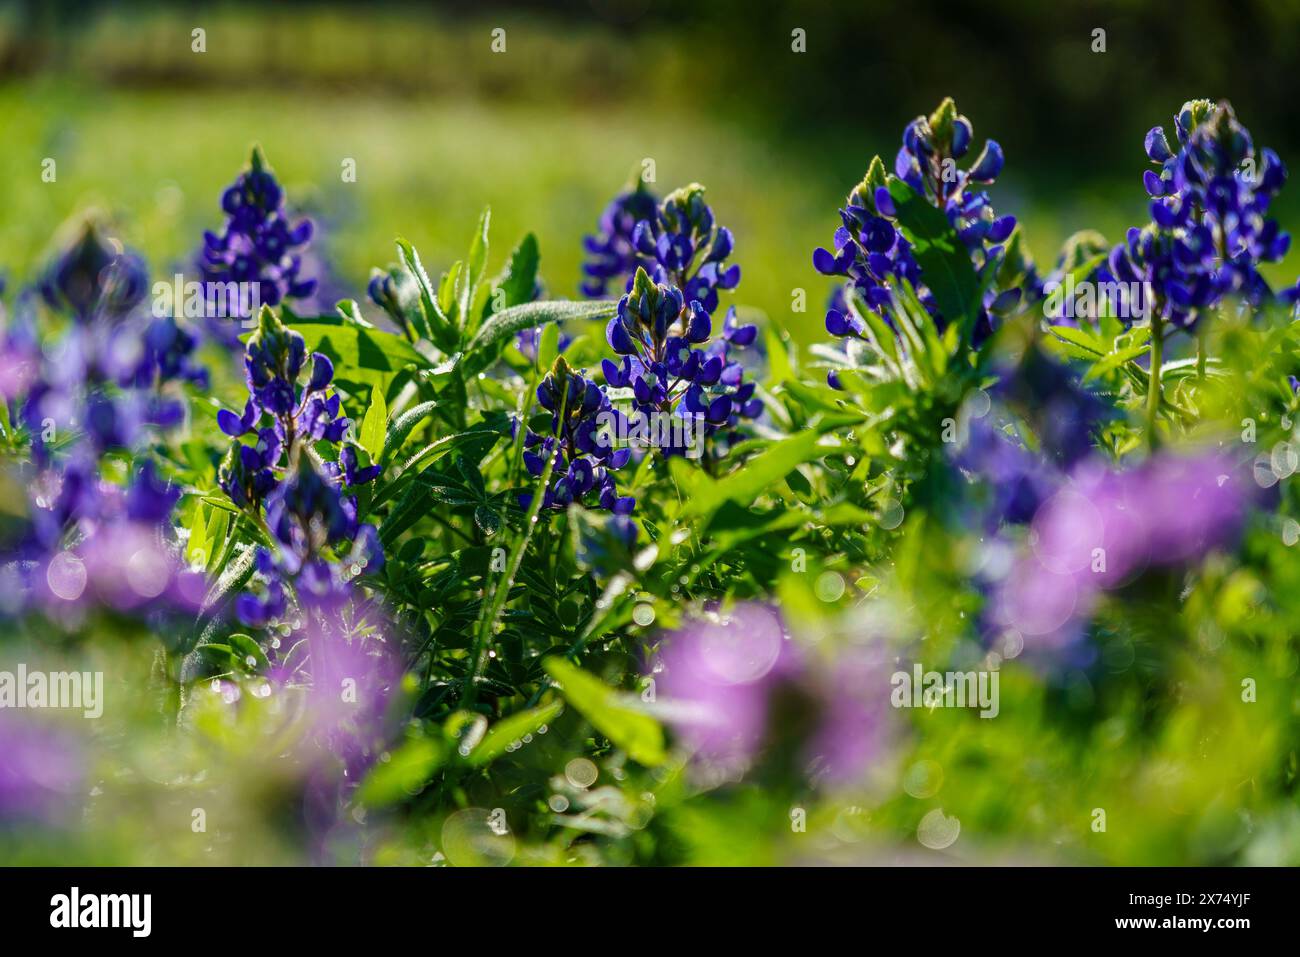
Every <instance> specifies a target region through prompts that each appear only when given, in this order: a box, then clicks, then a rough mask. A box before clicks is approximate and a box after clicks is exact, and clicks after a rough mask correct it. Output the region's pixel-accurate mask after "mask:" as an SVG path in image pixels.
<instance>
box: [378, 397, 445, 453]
mask: <svg viewBox="0 0 1300 957" xmlns="http://www.w3.org/2000/svg"><path fill="white" fill-rule="evenodd" d="M437 407H438V403H437V402H434V401H432V400H430V401H428V402H421V403H420V404H419V405H414V406H412V407H411V408H409V409H407V410H406V411H405V412H403V413H402V414H401V415H399V416H398V417H397V418H395V419H394V420H393V421H392V422H390V423H388V434H387V435H386V436H385V437H384V454H383V456H382V461H383V464H385V465H387V464H388V462H389V460H391V459H392V457H393V456H394V455H396V454H397V452H398V451H399V450H400V449H401V447H402V446H403V445H404V444H405V442H406V440H407V439H408V438H409V437H410V435H411V433H412V432H413V431H415V427H416V426H417V425H419V424H420V423H421V422H423V421H424V420H425V419H426V418H427V417H428V416H430V415H432V414H433V411H434V409H436V408H437Z"/></svg>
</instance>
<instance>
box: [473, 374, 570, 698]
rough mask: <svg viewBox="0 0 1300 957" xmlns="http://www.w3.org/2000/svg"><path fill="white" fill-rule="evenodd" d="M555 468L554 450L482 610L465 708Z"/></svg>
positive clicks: (563, 402)
mask: <svg viewBox="0 0 1300 957" xmlns="http://www.w3.org/2000/svg"><path fill="white" fill-rule="evenodd" d="M561 395H562V396H564V398H563V399H562V400H561V402H560V421H561V422H563V421H564V417H565V414H566V412H567V409H566V405H567V398H568V396H567V390H564V389H561ZM557 447H558V439H557ZM543 448H545V446H543ZM554 470H555V452H554V451H552V452H551V453H550V454H549V455H547V456H546V465H545V467H544V468H543V469H542V476H541V478H540V479H538V482H537V488H536V490H535V491H534V492H533V500H532V502H531V503H530V505H529V508H528V514H527V515H526V516H525V517H524V533H523V535H521V536H520V538H519V544H517V545H516V546H515V550H514V553H513V554H512V555H511V556H510V563H509V565H507V567H506V570H505V572H504V573H503V574H502V576H501V578H500V579H499V580H498V581H497V585H496V588H495V590H493V592H492V597H491V600H489V601H487V602H485V603H484V606H483V614H482V615H481V617H480V618H479V621H478V631H477V633H476V634H475V635H474V650H473V652H472V653H471V658H470V667H469V669H468V670H467V671H466V672H465V687H464V689H463V690H462V692H461V702H462V704H461V707H463V708H472V707H473V705H474V698H475V697H476V696H477V694H478V679H479V678H480V677H482V675H483V671H484V669H485V668H486V667H487V654H488V649H489V646H490V645H491V642H492V630H493V629H494V628H495V627H496V623H497V619H498V618H500V617H501V611H502V609H504V608H505V604H506V599H507V598H508V597H509V596H510V586H511V585H513V584H514V581H515V575H516V574H518V572H519V566H520V565H521V564H523V560H524V552H525V551H526V550H527V549H528V542H529V541H530V540H531V539H532V537H533V528H534V527H535V526H536V525H537V520H538V515H539V514H540V512H541V510H542V501H543V499H545V497H546V489H547V488H548V487H549V486H550V482H551V473H552V472H553V471H554ZM485 590H486V589H485Z"/></svg>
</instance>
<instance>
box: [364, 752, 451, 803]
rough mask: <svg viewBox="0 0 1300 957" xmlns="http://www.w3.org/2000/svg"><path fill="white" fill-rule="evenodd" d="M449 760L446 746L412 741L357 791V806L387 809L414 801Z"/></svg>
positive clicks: (377, 769)
mask: <svg viewBox="0 0 1300 957" xmlns="http://www.w3.org/2000/svg"><path fill="white" fill-rule="evenodd" d="M445 759H446V748H445V746H444V745H443V744H442V743H441V742H439V741H437V740H436V739H434V738H410V739H409V740H407V741H406V742H405V743H403V744H402V745H401V747H399V748H397V750H395V751H393V752H391V753H390V754H389V756H388V760H387V761H380V762H379V763H377V764H376V765H375V766H374V768H372V769H371V771H370V773H369V774H367V775H366V776H365V778H364V779H363V780H362V782H361V785H360V787H358V788H357V803H358V804H363V805H365V806H366V807H384V806H386V805H389V804H393V803H395V802H397V801H401V800H403V799H404V798H408V797H412V796H413V795H416V794H418V793H420V790H421V789H422V788H423V787H424V785H425V783H427V782H428V780H429V778H431V777H433V774H434V772H435V771H437V770H438V768H439V767H441V766H442V763H443V761H444V760H445Z"/></svg>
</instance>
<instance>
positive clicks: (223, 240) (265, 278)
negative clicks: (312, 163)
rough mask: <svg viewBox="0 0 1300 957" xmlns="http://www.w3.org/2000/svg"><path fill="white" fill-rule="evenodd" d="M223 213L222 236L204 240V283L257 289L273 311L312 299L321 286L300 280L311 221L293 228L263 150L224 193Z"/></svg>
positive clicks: (209, 234) (210, 235)
mask: <svg viewBox="0 0 1300 957" xmlns="http://www.w3.org/2000/svg"><path fill="white" fill-rule="evenodd" d="M221 208H222V211H223V212H224V213H225V214H226V223H225V225H224V226H223V227H222V229H221V232H220V233H213V232H206V233H204V236H203V251H202V253H201V255H200V259H199V269H200V271H201V272H202V275H203V279H204V281H205V282H210V283H230V282H235V283H250V284H256V285H257V286H258V289H259V297H260V299H259V301H260V302H262V303H263V304H265V305H268V306H275V305H278V304H279V303H280V302H282V301H283V300H285V299H302V298H305V297H307V296H310V295H311V294H312V292H313V291H314V290H315V288H316V280H315V279H308V278H304V277H303V276H302V275H301V271H302V262H303V260H302V253H301V248H302V247H304V246H306V244H307V243H308V242H309V241H310V240H311V236H312V223H311V220H308V219H303V220H300V221H298V222H297V223H294V224H290V222H289V219H288V216H287V214H286V212H285V209H284V191H283V190H282V189H281V188H280V184H279V182H278V181H277V180H276V178H275V175H274V174H273V173H272V172H271V171H270V170H269V169H267V168H266V166H265V164H264V162H263V160H262V154H261V152H260V151H259V150H257V149H254V150H253V156H252V160H251V162H250V164H249V168H248V169H247V170H245V171H244V172H243V173H241V174H240V175H239V177H238V179H236V180H235V182H234V183H233V184H231V185H230V187H229V188H227V189H226V191H225V192H224V193H222V195H221ZM241 318H246V317H241Z"/></svg>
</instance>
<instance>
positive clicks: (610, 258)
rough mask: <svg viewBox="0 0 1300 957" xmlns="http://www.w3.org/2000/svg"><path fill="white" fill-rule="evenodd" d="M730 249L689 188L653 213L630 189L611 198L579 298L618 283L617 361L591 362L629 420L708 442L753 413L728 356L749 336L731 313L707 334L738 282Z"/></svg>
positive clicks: (667, 447)
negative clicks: (696, 430) (679, 423)
mask: <svg viewBox="0 0 1300 957" xmlns="http://www.w3.org/2000/svg"><path fill="white" fill-rule="evenodd" d="M733 248H734V240H733V238H732V235H731V231H730V230H729V229H727V228H726V227H725V226H718V225H717V224H716V222H715V220H714V215H713V210H712V209H711V208H710V207H709V205H708V203H707V202H705V199H704V188H703V187H702V186H700V185H698V184H691V185H690V186H686V187H683V188H681V189H678V190H675V191H674V192H672V193H670V194H669V195H668V196H667V197H666V198H665V199H664V200H663V202H661V203H659V204H658V205H655V203H654V197H653V196H652V195H651V194H650V193H649V192H648V191H646V190H645V189H644V187H643V186H641V185H638V187H637V188H636V189H635V190H633V191H629V192H627V193H624V194H622V195H620V196H619V197H618V198H616V199H615V201H614V202H613V203H612V204H611V205H610V207H609V209H607V210H606V211H605V215H604V217H602V220H601V232H600V234H599V235H598V236H597V237H588V239H587V250H588V252H590V253H592V254H593V255H594V256H595V257H596V258H595V259H594V260H592V261H591V262H589V263H588V264H587V265H586V266H585V267H584V268H585V270H586V272H587V274H588V276H590V277H592V280H591V282H590V283H589V284H588V286H585V287H584V292H595V291H596V290H597V289H599V290H600V291H601V292H602V293H603V292H604V290H605V289H606V288H607V286H608V284H609V283H610V282H613V281H615V280H616V279H617V278H618V277H625V281H626V290H627V291H626V294H625V295H624V296H623V298H622V299H621V300H620V301H619V304H618V311H617V313H616V315H615V316H614V317H613V318H612V319H611V320H610V321H609V324H608V325H607V327H606V330H605V337H606V340H607V341H608V342H609V346H610V348H611V349H613V350H614V352H615V353H616V354H618V355H619V356H622V360H621V361H619V362H615V361H613V360H610V359H606V360H604V361H603V362H602V363H601V368H602V371H603V372H604V376H605V382H606V383H607V384H608V385H609V386H610V387H611V388H615V389H628V390H631V392H632V400H633V405H634V410H635V411H634V414H635V415H637V416H644V417H645V421H647V422H650V421H653V417H654V416H657V415H669V416H677V417H679V418H683V419H686V418H692V419H695V420H696V421H697V422H698V423H700V424H701V426H702V428H703V430H704V432H705V433H706V434H708V435H709V436H712V437H715V439H716V437H717V436H718V435H719V434H720V433H721V431H722V430H723V429H729V430H731V431H732V434H734V430H735V429H736V428H737V427H738V426H739V424H740V422H741V420H742V419H753V418H756V417H757V416H759V415H760V414H761V413H762V411H763V404H762V402H761V401H760V400H759V399H757V398H755V395H754V393H755V384H754V383H753V382H746V381H745V369H744V366H743V365H742V364H741V363H740V362H739V361H737V360H736V359H735V358H733V356H732V350H733V349H743V348H745V347H747V346H749V345H751V344H752V343H753V342H754V340H755V338H756V337H757V335H758V328H757V327H756V326H753V325H746V324H741V323H740V322H739V321H738V320H737V318H736V311H735V308H734V307H732V308H730V309H728V310H727V314H726V316H725V317H724V319H723V323H722V330H721V334H720V335H717V336H715V335H714V328H713V318H712V317H713V315H714V314H715V313H716V312H717V310H718V308H719V298H720V297H719V294H720V293H721V292H724V291H729V290H732V289H735V288H736V285H737V284H738V283H739V282H740V267H739V266H738V265H734V264H732V265H728V264H727V262H726V261H727V259H728V258H729V257H730V256H731V253H732V251H733ZM660 448H661V451H663V452H664V454H666V455H680V454H683V453H684V452H685V448H684V447H681V445H680V443H678V444H677V445H674V444H672V443H668V444H662V445H660ZM712 451H713V452H714V453H715V454H716V453H717V452H718V451H719V449H718V448H716V447H715V448H713V449H712Z"/></svg>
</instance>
